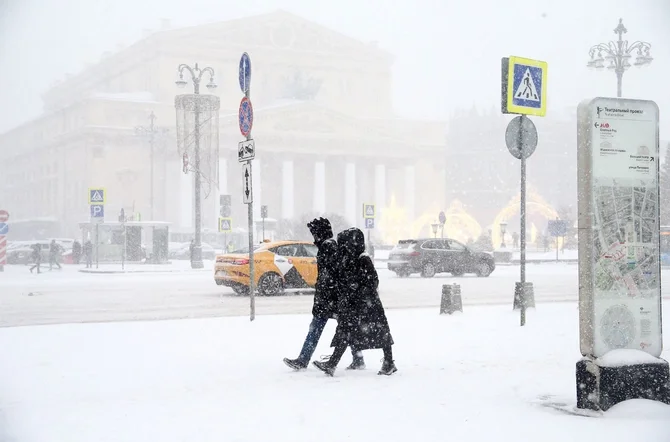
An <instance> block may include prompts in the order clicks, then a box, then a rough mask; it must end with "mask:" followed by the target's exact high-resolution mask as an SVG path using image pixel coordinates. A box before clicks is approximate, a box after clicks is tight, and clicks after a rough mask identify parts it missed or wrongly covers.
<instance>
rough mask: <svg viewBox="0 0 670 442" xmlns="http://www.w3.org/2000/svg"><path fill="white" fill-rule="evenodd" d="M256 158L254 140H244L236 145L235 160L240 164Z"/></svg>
mask: <svg viewBox="0 0 670 442" xmlns="http://www.w3.org/2000/svg"><path fill="white" fill-rule="evenodd" d="M254 158H256V143H255V142H254V140H245V141H240V142H239V143H237V159H238V161H239V162H240V163H243V162H245V161H249V160H253V159H254Z"/></svg>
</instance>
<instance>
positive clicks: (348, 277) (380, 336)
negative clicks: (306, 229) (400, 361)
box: [314, 227, 398, 376]
mask: <svg viewBox="0 0 670 442" xmlns="http://www.w3.org/2000/svg"><path fill="white" fill-rule="evenodd" d="M337 246H338V252H339V253H338V254H339V264H338V267H339V269H340V271H339V273H338V308H337V315H338V318H337V329H336V330H335V336H334V337H333V341H332V342H331V344H330V346H331V347H335V349H334V350H333V354H332V356H331V357H330V359H329V360H328V361H325V362H321V361H314V365H315V366H316V367H317V368H318V369H319V370H321V371H323V372H324V373H326V374H327V375H329V376H332V375H333V374H334V373H335V369H336V368H337V364H338V363H339V361H340V359H341V358H342V355H343V354H344V352H345V351H346V349H347V346H351V347H352V348H353V349H356V350H358V351H360V350H367V349H375V348H381V349H383V351H384V360H383V364H382V367H381V369H380V370H379V372H378V373H377V374H379V375H387V376H388V375H392V374H393V373H395V372H396V371H398V369H397V368H396V366H395V362H394V361H393V352H392V349H391V348H392V345H393V337H392V336H391V329H390V327H389V323H388V320H387V319H386V313H385V312H384V306H383V305H382V301H381V299H379V292H378V291H377V288H378V286H379V276H378V275H377V271H376V270H375V267H374V264H373V263H372V260H371V259H370V256H368V255H367V254H365V253H364V252H365V235H364V234H363V232H362V231H361V230H360V229H358V228H356V227H352V228H349V229H347V230H344V231H342V232H340V233H339V234H338V235H337Z"/></svg>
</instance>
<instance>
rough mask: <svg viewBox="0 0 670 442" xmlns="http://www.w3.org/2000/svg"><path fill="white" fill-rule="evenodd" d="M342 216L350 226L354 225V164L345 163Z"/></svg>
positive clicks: (355, 211)
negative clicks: (343, 215) (343, 209)
mask: <svg viewBox="0 0 670 442" xmlns="http://www.w3.org/2000/svg"><path fill="white" fill-rule="evenodd" d="M344 208H345V211H344V214H345V217H346V219H347V221H348V222H349V224H351V225H352V226H355V225H357V224H356V219H357V218H356V214H357V213H358V212H357V210H356V163H346V166H345V169H344Z"/></svg>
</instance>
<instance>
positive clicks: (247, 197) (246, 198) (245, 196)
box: [242, 161, 254, 204]
mask: <svg viewBox="0 0 670 442" xmlns="http://www.w3.org/2000/svg"><path fill="white" fill-rule="evenodd" d="M242 202H244V204H251V203H253V202H254V192H253V182H252V175H251V161H248V162H246V163H244V165H243V166H242Z"/></svg>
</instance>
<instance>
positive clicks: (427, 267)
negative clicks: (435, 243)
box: [421, 262, 435, 278]
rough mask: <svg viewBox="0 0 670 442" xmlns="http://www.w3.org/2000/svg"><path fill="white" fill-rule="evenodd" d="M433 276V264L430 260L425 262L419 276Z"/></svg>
mask: <svg viewBox="0 0 670 442" xmlns="http://www.w3.org/2000/svg"><path fill="white" fill-rule="evenodd" d="M433 276H435V266H434V265H433V264H432V263H430V262H427V263H425V264H424V265H423V268H422V269H421V277H422V278H432V277H433Z"/></svg>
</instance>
